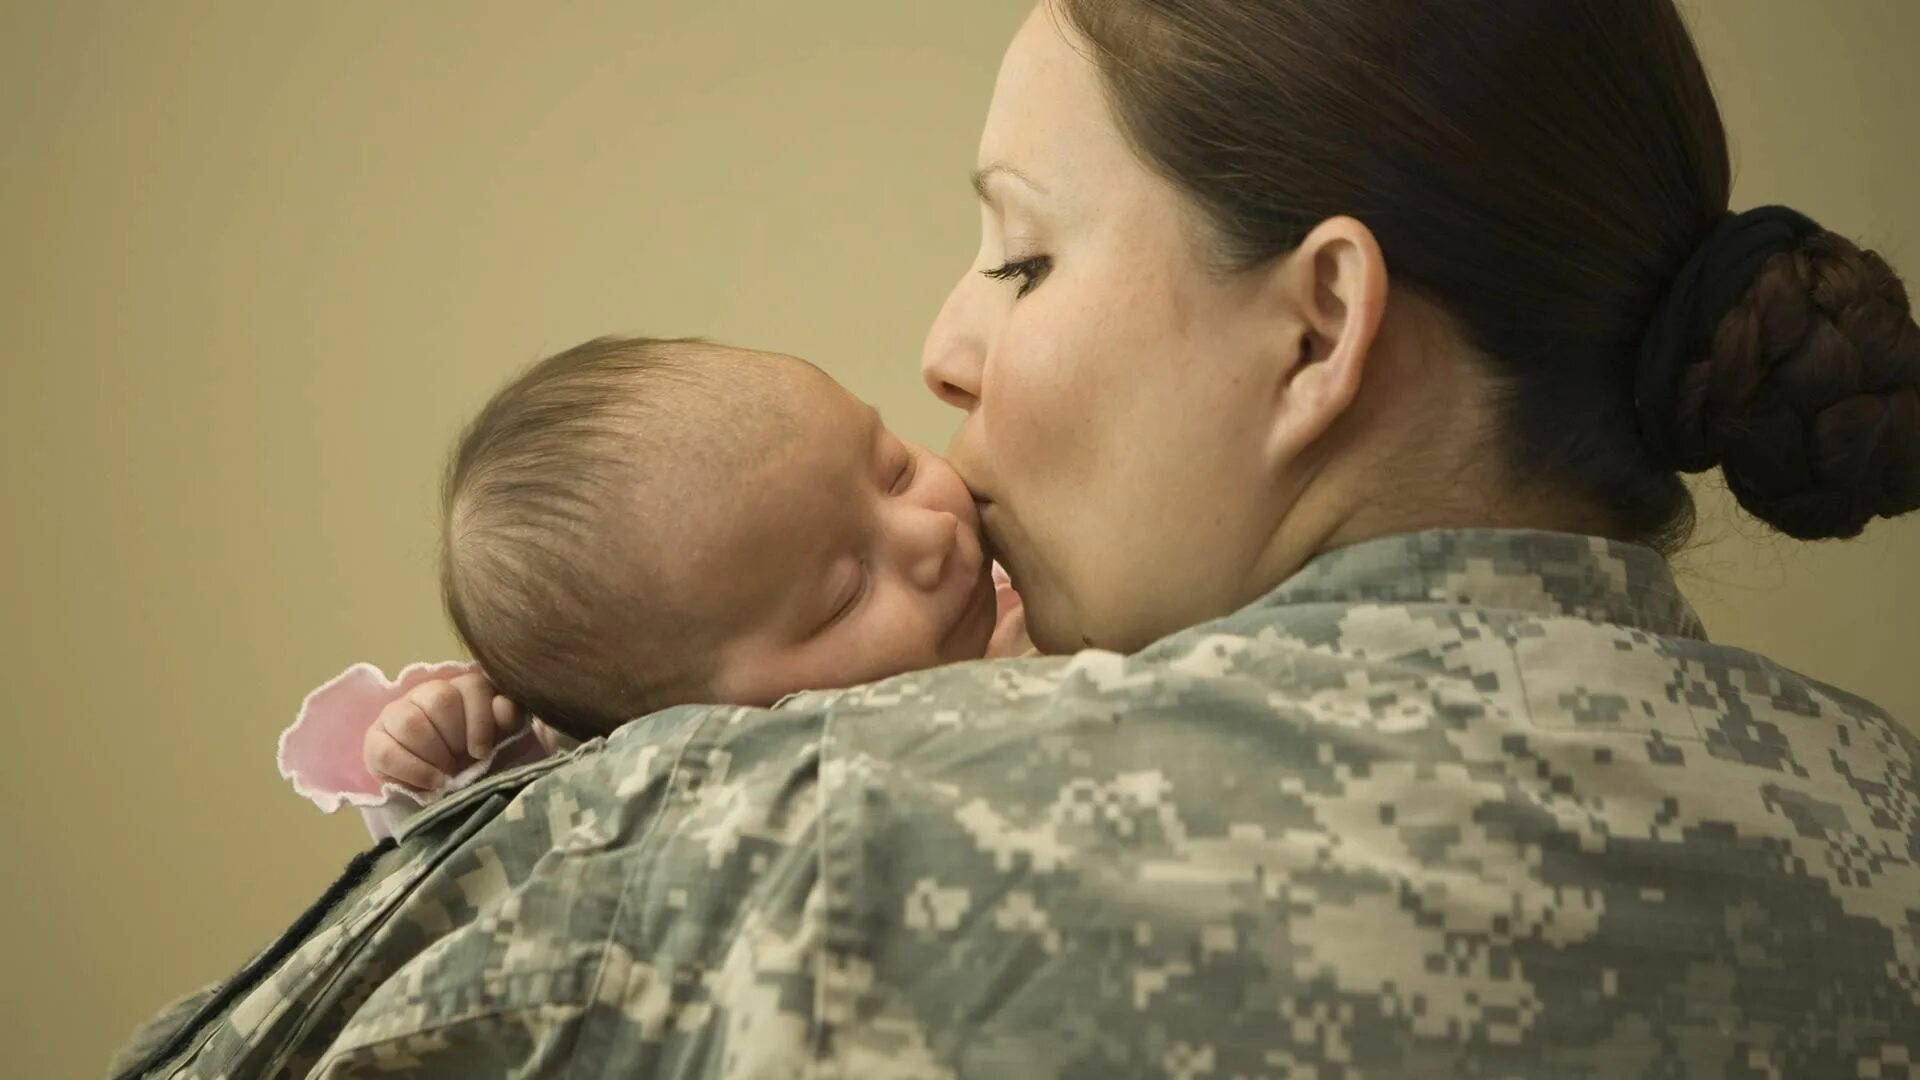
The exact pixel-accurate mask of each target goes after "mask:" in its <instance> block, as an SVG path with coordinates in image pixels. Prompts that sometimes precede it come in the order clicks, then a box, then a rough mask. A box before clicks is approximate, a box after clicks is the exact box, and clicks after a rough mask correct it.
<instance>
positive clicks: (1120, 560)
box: [921, 5, 1298, 651]
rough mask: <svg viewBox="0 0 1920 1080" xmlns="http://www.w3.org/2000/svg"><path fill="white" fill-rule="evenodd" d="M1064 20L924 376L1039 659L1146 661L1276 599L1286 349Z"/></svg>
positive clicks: (1027, 74)
mask: <svg viewBox="0 0 1920 1080" xmlns="http://www.w3.org/2000/svg"><path fill="white" fill-rule="evenodd" d="M1069 32H1070V31H1067V30H1066V29H1065V28H1064V26H1063V25H1062V24H1058V23H1056V20H1055V18H1054V16H1053V13H1052V12H1051V11H1050V10H1048V9H1047V8H1046V7H1045V5H1043V6H1042V7H1041V8H1040V9H1039V10H1038V11H1036V12H1035V13H1034V15H1033V16H1032V17H1031V18H1029V19H1028V21H1027V23H1026V24H1025V26H1024V27H1022V29H1021V30H1020V32H1019V34H1018V36H1017V37H1016V38H1015V39H1014V42H1013V44H1012V46H1011V47H1010V49H1009V51H1008V53H1007V56H1006V60H1005V63H1004V65H1003V66H1002V68H1001V71H1000V78H999V83H998V85H997V87H996V88H995V91H994V97H993V104H992V107H991V110H990V112H989V113H988V116H987V122H986V130H985V133H984V135H983V136H982V139H981V144H980V157H979V165H978V168H979V171H978V173H977V174H976V187H977V188H978V189H979V193H980V202H981V241H980V251H979V254H978V255H977V256H976V258H975V262H974V265H973V266H972V267H971V268H970V270H969V271H968V272H967V273H966V274H964V275H963V276H962V277H961V279H960V282H959V283H958V284H957V285H955V286H954V289H953V292H952V294H951V295H950V296H949V297H948V299H947V302H946V305H945V307H944V309H943V310H942V311H941V313H940V316H939V318H938V319H937V320H936V322H935V323H934V326H933V329H932V330H931V331H930V333H929V335H928V338H927V343H926V351H925V354H924V356H923V358H922V364H921V367H922V371H923V374H924V376H925V379H926V381H927V384H928V385H929V387H931V388H932V389H933V391H934V392H935V393H936V394H938V395H939V396H940V397H941V398H942V399H943V400H945V401H947V402H948V403H949V404H952V405H954V406H955V407H957V408H960V409H963V410H964V411H965V412H966V414H967V415H966V419H965V421H964V422H963V423H962V425H961V428H960V431H959V434H958V435H956V436H955V438H954V442H953V445H952V447H951V450H950V456H951V459H952V461H953V463H954V465H955V467H956V468H958V469H959V471H960V474H961V476H962V477H963V478H964V479H965V480H966V482H967V485H968V486H969V487H970V488H972V489H973V491H974V493H975V495H976V497H977V498H979V499H980V500H981V503H982V509H983V522H984V524H985V527H986V529H987V532H988V535H989V536H990V538H991V539H992V541H993V543H994V546H995V548H996V549H997V552H998V554H999V555H1000V557H1001V558H1002V560H1003V561H1004V562H1005V563H1006V565H1007V567H1008V569H1009V571H1010V573H1011V574H1012V576H1013V579H1014V583H1015V584H1016V585H1017V586H1018V588H1019V589H1020V591H1021V594H1022V595H1023V596H1024V598H1025V600H1026V605H1027V617H1028V626H1029V629H1030V631H1031V633H1032V636H1033V640H1034V642H1035V644H1037V645H1038V646H1040V647H1041V648H1042V649H1045V650H1048V651H1066V650H1071V649H1075V648H1079V647H1081V646H1082V645H1086V644H1092V645H1097V646H1100V647H1104V648H1113V649H1120V650H1128V649H1134V648H1138V647H1140V646H1143V645H1146V644H1148V643H1150V642H1151V641H1153V640H1154V639H1156V638H1158V637H1161V636H1163V635H1165V634H1167V633H1170V632H1172V631H1174V630H1178V629H1181V628H1183V627H1186V626H1189V625H1192V624H1194V623H1196V622H1200V621H1204V620H1205V619H1208V618H1211V617H1214V616H1217V615H1221V614H1225V613H1226V612H1229V611H1231V610H1234V609H1235V608H1237V607H1239V606H1241V605H1243V604H1244V603H1246V602H1248V601H1249V600H1251V599H1252V598H1253V596H1254V595H1257V592H1258V589H1259V588H1260V587H1261V586H1260V583H1258V582H1257V581H1256V580H1255V579H1256V576H1257V573H1256V570H1255V564H1256V563H1258V562H1259V561H1260V559H1261V553H1262V549H1263V548H1264V547H1265V546H1266V544H1267V543H1268V541H1269V540H1270V538H1271V537H1272V534H1273V531H1274V529H1275V527H1276V525H1277V517H1276V515H1277V513H1278V510H1277V509H1276V506H1277V505H1279V504H1283V503H1284V502H1285V501H1286V496H1285V494H1284V492H1282V491H1280V490H1278V487H1277V485H1276V484H1274V483H1273V481H1272V477H1273V468H1272V462H1271V457H1272V455H1271V453H1270V445H1269V444H1270V442H1271V433H1270V430H1269V428H1270V418H1271V416H1272V415H1273V412H1274V408H1275V401H1274V398H1275V396H1276V393H1277V390H1276V383H1275V379H1274V376H1273V374H1272V373H1273V371H1274V370H1275V365H1274V362H1273V361H1274V359H1275V355H1276V350H1280V349H1285V348H1288V347H1289V346H1288V344H1287V343H1288V342H1289V341H1297V340H1298V339H1297V335H1296V334H1294V333H1293V332H1292V331H1291V330H1290V329H1289V328H1288V327H1287V326H1286V325H1284V318H1285V315H1284V313H1283V312H1280V311H1278V310H1276V306H1275V305H1274V304H1273V303H1272V302H1271V297H1270V296H1269V295H1268V294H1267V291H1266V290H1264V289H1263V287H1262V279H1261V275H1259V274H1243V275H1228V274H1224V273H1220V272H1217V271H1215V270H1214V269H1212V268H1211V267H1210V266H1209V265H1208V263H1207V253H1208V248H1207V240H1206V237H1207V233H1206V230H1205V228H1204V226H1202V225H1201V224H1200V218H1199V215H1198V212H1197V211H1196V210H1194V209H1193V208H1192V207H1191V206H1190V205H1189V204H1188V203H1187V202H1186V201H1185V200H1184V199H1183V198H1182V197H1181V196H1180V195H1179V193H1178V192H1177V191H1176V190H1175V188H1174V187H1173V186H1172V185H1171V184H1170V183H1169V182H1168V181H1166V180H1164V179H1162V178H1160V177H1159V176H1157V175H1156V174H1154V173H1152V172H1150V171H1149V170H1148V169H1147V167H1146V166H1145V165H1144V164H1142V162H1141V161H1140V160H1139V158H1137V157H1136V156H1135V154H1134V152H1133V150H1132V148H1131V147H1130V146H1129V145H1128V143H1127V141H1126V139H1125V138H1124V136H1123V135H1122V134H1121V132H1120V130H1119V127H1118V125H1117V123H1116V121H1115V119H1114V118H1113V116H1112V115H1111V113H1110V111H1109V109H1108V107H1107V104H1106V101H1105V98H1104V94H1103V89H1102V85H1101V82H1100V76H1099V74H1098V72H1097V70H1096V69H1095V68H1094V66H1093V65H1092V63H1091V62H1090V61H1089V60H1088V59H1086V58H1085V57H1084V56H1082V55H1081V53H1080V51H1078V49H1077V48H1076V44H1077V43H1075V42H1070V41H1069V40H1068V38H1067V37H1065V36H1063V35H1064V34H1066V33H1069Z"/></svg>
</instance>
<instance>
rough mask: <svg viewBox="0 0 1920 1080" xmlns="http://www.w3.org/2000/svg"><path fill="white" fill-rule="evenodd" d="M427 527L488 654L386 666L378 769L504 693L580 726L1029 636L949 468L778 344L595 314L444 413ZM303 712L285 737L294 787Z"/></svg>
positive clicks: (791, 688) (516, 722)
mask: <svg viewBox="0 0 1920 1080" xmlns="http://www.w3.org/2000/svg"><path fill="white" fill-rule="evenodd" d="M443 543H444V549H443V578H442V587H443V591H444V595H445V601H446V606H447V612H448V614H449V615H450V616H451V618H452V621H453V625H454V628H455V629H456V631H457V632H458V634H459V636H460V638H461V640H462V641H463V642H464V643H465V645H466V646H467V648H468V649H469V650H470V652H471V654H472V656H473V658H474V660H475V661H476V662H477V664H478V666H479V668H480V669H481V671H484V673H485V674H484V675H481V674H480V673H478V672H471V671H462V670H460V669H457V668H444V667H443V668H441V669H414V670H415V671H416V674H415V676H414V677H413V678H412V679H411V682H412V683H413V684H414V685H402V686H399V687H394V685H393V684H387V686H388V687H389V688H390V689H392V690H394V691H396V692H398V693H399V694H400V695H401V696H399V697H397V698H394V699H393V700H390V701H388V702H387V703H386V705H385V707H384V708H382V709H380V711H379V712H378V715H377V717H376V718H375V719H374V720H373V722H372V723H371V725H370V726H363V730H364V744H363V747H362V753H361V755H359V757H360V761H361V762H363V763H364V766H365V768H366V773H367V776H368V777H370V779H371V780H372V781H373V782H374V783H375V784H377V785H382V786H384V785H394V786H398V787H400V788H403V789H406V790H410V791H414V792H434V791H438V790H442V789H444V788H445V787H447V786H448V785H449V784H450V783H451V782H454V780H455V779H456V778H458V779H459V780H464V779H466V778H468V777H469V776H470V775H471V774H472V773H474V772H476V771H478V769H479V768H481V767H483V764H482V763H484V762H485V761H486V760H487V759H488V758H489V756H490V755H491V754H492V753H493V752H494V750H495V748H496V747H497V746H498V745H499V744H500V743H502V742H503V741H505V739H506V738H507V737H508V736H511V735H514V734H516V733H519V732H520V731H521V729H522V728H523V727H524V721H523V719H522V713H521V712H520V710H519V709H517V708H515V706H514V705H513V704H510V703H518V705H519V706H521V707H524V709H525V710H526V711H528V712H531V713H532V714H533V715H534V716H537V717H539V719H540V720H541V721H542V722H544V724H546V725H547V726H548V727H550V728H552V729H554V730H556V731H558V732H560V733H562V734H563V735H565V736H569V737H571V738H574V739H587V738H592V737H595V736H600V735H605V734H607V733H609V732H611V731H612V730H613V729H615V728H616V727H618V726H620V725H621V724H623V723H625V722H626V721H628V720H630V719H633V718H635V717H639V716H644V715H646V714H647V713H650V712H654V711H656V710H659V709H663V708H667V707H669V706H672V705H679V704H687V703H693V702H712V703H718V704H737V705H770V704H772V703H774V702H775V701H777V700H778V699H780V698H782V697H784V696H786V695H788V694H791V693H795V692H798V691H801V690H814V689H828V688H833V687H841V686H852V685H855V684H858V683H863V682H870V681H873V680H876V679H880V678H884V677H887V676H890V675H896V674H900V673H902V672H907V671H913V670H917V669H921V668H927V667H933V666H937V665H940V664H947V663H953V662H955V661H961V660H972V659H978V658H981V657H983V656H988V655H1016V654H1019V653H1022V652H1025V651H1027V649H1028V646H1027V643H1026V641H1025V634H1024V624H1023V621H1022V618H1021V613H1020V611H1019V606H1018V600H1017V598H1016V597H1014V596H1013V595H1012V591H1011V588H1010V587H1007V586H1006V585H1005V584H1004V582H1003V581H1002V582H996V579H995V576H994V574H993V572H992V566H991V563H990V560H989V559H988V557H987V555H986V554H985V552H984V551H983V549H982V546H981V540H980V529H979V521H978V518H977V515H976V511H975V508H974V503H973V498H972V496H971V495H970V493H969V492H968V491H967V488H966V485H965V484H963V483H962V482H961V480H960V477H959V475H958V474H957V473H955V472H954V471H953V469H952V468H951V467H950V466H949V465H947V463H946V462H945V461H943V460H942V459H941V458H939V457H938V456H936V455H934V454H932V453H930V452H928V451H927V450H925V449H922V448H921V447H918V446H914V445H913V444H911V443H908V442H906V441H904V440H902V439H900V438H899V437H897V436H895V435H894V434H893V433H892V432H890V431H888V430H887V428H886V426H885V425H884V424H882V423H881V422H880V417H879V414H878V413H876V412H875V411H874V410H873V409H872V408H871V407H869V406H867V405H865V404H863V403H861V402H860V401H859V400H858V399H856V398H854V397H853V396H852V395H851V394H849V393H847V391H846V390H845V389H843V388H842V387H841V386H840V385H839V384H838V383H836V382H835V381H834V380H833V379H831V378H830V377H828V376H827V375H826V374H825V373H824V372H822V371H820V370H819V369H818V368H815V367H813V366H812V365H810V364H807V363H805V362H803V361H800V360H796V359H793V358H791V357H786V356H780V355H776V354H771V353H759V352H750V351H746V350H742V349H733V348H726V347H722V346H718V345H711V344H707V343H704V342H699V341H688V340H674V341H668V340H651V339H612V338H603V339H600V340H596V341H591V342H588V343H587V344H584V345H581V346H578V347H576V348H573V349H569V350H567V351H566V352H563V353H560V354H559V355H557V356H553V357H551V358H549V359H547V360H544V361H542V362H541V363H539V364H537V365H535V366H534V367H533V368H532V369H531V370H529V371H528V372H526V373H525V374H524V375H522V376H520V377H519V378H518V379H516V380H514V381H513V382H512V383H511V384H509V385H508V386H507V387H506V388H505V389H503V390H501V391H500V392H499V393H498V394H496V395H495V396H494V398H493V400H492V401H490V402H489V403H488V404H487V406H486V407H485V408H484V409H483V410H481V412H480V415H479V417H478V418H477V419H475V420H474V421H473V423H472V424H471V425H470V426H469V427H468V428H467V431H466V433H465V434H464V435H463V436H462V438H461V440H460V444H459V448H458V450H457V451H456V453H455V455H454V459H453V462H452V467H451V469H450V470H449V472H448V476H447V483H446V490H445V532H444V537H443ZM368 670H371V669H368ZM350 674H352V673H351V672H350ZM408 681H409V680H406V679H403V680H402V682H403V683H407V682H408ZM336 682H338V680H336ZM330 685H331V684H330ZM327 692H328V688H322V691H316V697H317V696H319V695H322V694H325V693H327ZM388 696H389V697H392V694H389V695H388ZM362 697H363V698H364V695H362ZM314 701H315V698H309V705H310V706H311V705H312V703H313V702H314ZM304 723H305V721H304V720H303V721H302V722H297V723H296V725H295V728H294V729H289V731H288V733H287V735H286V736H283V740H282V771H283V773H287V775H288V776H289V778H292V779H295V783H296V787H300V786H301V780H300V779H299V778H298V777H297V776H296V773H298V772H300V771H301V763H300V762H299V761H295V762H293V763H291V765H290V764H289V761H288V756H289V755H288V740H290V739H291V740H294V743H295V746H296V753H295V756H296V757H298V756H299V754H300V753H302V752H306V751H300V750H299V747H300V746H302V745H307V744H311V743H312V741H313V738H314V736H313V734H312V733H311V732H309V733H308V734H307V735H306V736H305V743H304V744H303V743H302V742H301V739H302V736H301V734H300V732H299V730H298V729H300V728H301V727H302V724H304ZM362 723H363V724H364V721H363V722H362ZM340 726H341V725H336V726H335V729H334V730H333V731H332V732H331V733H330V734H329V736H328V737H330V738H333V739H334V741H335V742H336V743H337V742H339V741H340V740H341V739H342V738H344V737H345V736H344V733H343V732H341V731H340V730H339V727H340ZM344 726H345V727H347V728H349V729H350V728H351V727H352V724H347V725H344ZM520 741H521V742H523V743H524V742H525V740H520ZM549 745H551V744H550V743H549ZM334 749H335V750H336V751H337V750H338V749H340V748H339V747H338V746H336V747H334ZM308 771H311V770H308ZM366 786H367V785H365V784H361V785H360V788H361V790H362V793H363V794H367V792H366V791H365V789H366ZM303 793H304V794H308V795H310V796H312V795H313V794H314V792H312V791H307V790H303ZM316 801H321V800H320V799H318V798H316ZM358 801H361V802H363V803H364V802H366V801H367V800H365V799H361V800H358ZM323 805H325V804H324V803H323ZM336 805H337V803H336ZM376 831H379V830H378V829H376Z"/></svg>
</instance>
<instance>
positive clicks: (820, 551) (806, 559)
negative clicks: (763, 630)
mask: <svg viewBox="0 0 1920 1080" xmlns="http://www.w3.org/2000/svg"><path fill="white" fill-rule="evenodd" d="M781 368H782V370H781V371H780V372H779V375H778V380H779V383H778V387H777V390H778V397H777V404H776V405H775V406H773V407H774V408H775V409H777V411H778V413H779V414H781V419H780V423H779V424H778V425H777V433H776V434H775V435H774V436H773V437H770V438H767V439H765V440H756V442H757V446H756V448H755V449H756V451H757V454H756V456H755V457H754V459H753V460H751V461H750V462H747V463H744V467H743V468H741V469H739V470H738V471H737V472H736V473H735V474H734V475H731V476H725V477H721V478H719V482H718V483H716V484H715V486H714V487H713V489H712V490H711V491H710V492H708V496H709V497H710V498H711V500H712V509H713V513H712V516H711V518H710V521H711V528H710V529H709V530H707V535H706V537H705V538H704V543H703V544H702V547H703V549H704V550H703V551H702V552H701V553H700V555H701V557H699V558H698V563H699V564H700V565H699V570H698V572H697V574H696V576H697V578H698V580H697V581H695V582H693V583H692V584H693V588H694V591H695V592H697V593H698V594H700V599H699V601H698V602H699V603H700V604H701V606H702V607H703V609H705V610H720V611H732V612H735V613H739V614H741V615H742V616H743V617H744V616H745V615H748V614H752V615H756V616H757V615H761V614H764V613H765V612H764V609H765V607H766V606H767V604H768V603H770V602H773V601H772V600H771V599H770V598H776V597H779V596H782V595H784V594H785V593H787V592H788V591H790V590H789V586H790V585H791V583H792V582H793V580H794V578H795V577H796V576H800V575H810V574H818V573H819V572H820V570H821V569H822V568H823V565H824V563H825V562H826V560H827V558H828V556H829V552H830V549H831V548H832V547H833V545H834V544H835V543H836V542H839V541H841V540H843V539H844V535H843V534H844V533H845V532H846V531H847V529H848V528H849V527H850V526H849V522H851V521H852V520H853V519H854V517H855V516H856V515H857V514H858V513H859V512H860V511H861V510H862V508H863V506H864V503H862V502H861V500H860V495H861V493H862V492H863V491H864V490H865V488H866V487H870V486H871V485H872V483H873V482H874V476H875V469H876V468H877V467H878V466H877V465H876V462H875V455H876V449H877V447H876V439H875V436H876V434H877V432H878V431H879V430H880V429H879V426H878V417H877V414H875V412H874V411H873V409H872V408H870V407H869V406H867V405H866V404H865V403H863V402H862V401H860V400H859V399H858V398H856V397H854V396H853V395H852V394H850V393H848V392H847V391H846V390H845V389H844V388H843V387H841V386H840V384H838V383H837V382H835V381H834V380H833V379H832V378H830V377H828V376H827V375H826V374H825V373H824V372H821V371H820V370H819V369H817V368H814V367H812V366H811V365H808V364H805V363H802V362H801V361H797V360H791V359H786V362H785V363H784V364H782V365H781Z"/></svg>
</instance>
